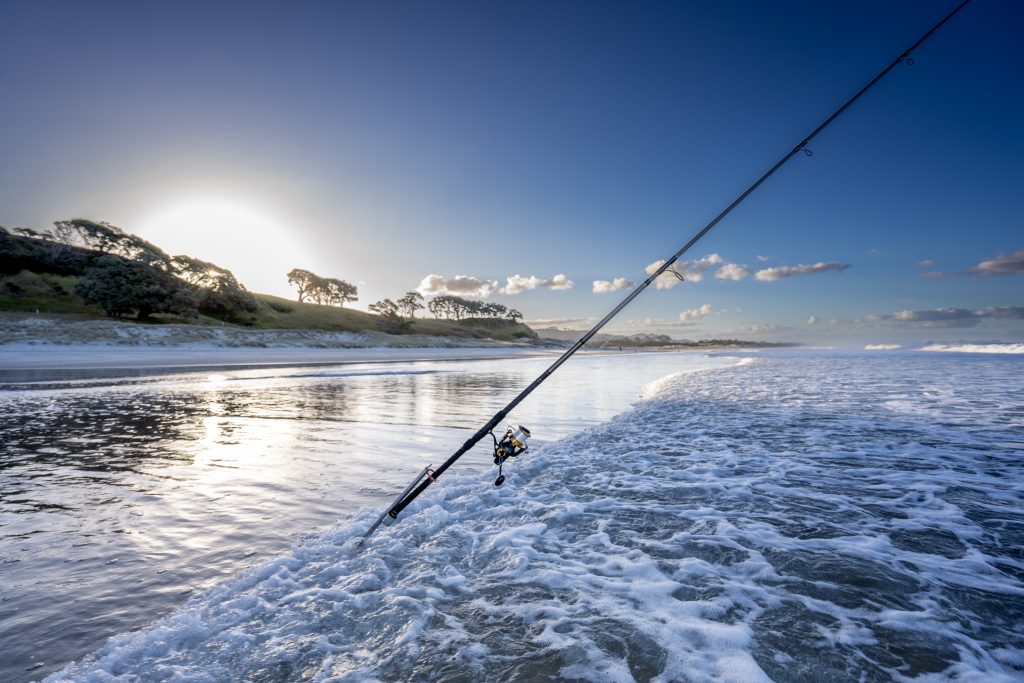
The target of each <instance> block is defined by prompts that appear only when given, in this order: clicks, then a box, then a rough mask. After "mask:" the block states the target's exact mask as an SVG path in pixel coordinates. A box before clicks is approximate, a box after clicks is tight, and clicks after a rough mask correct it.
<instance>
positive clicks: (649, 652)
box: [52, 352, 1024, 681]
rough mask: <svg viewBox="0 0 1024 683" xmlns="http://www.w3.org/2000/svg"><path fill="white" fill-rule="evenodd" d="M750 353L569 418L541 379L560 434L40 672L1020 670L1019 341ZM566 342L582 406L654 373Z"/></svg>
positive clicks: (838, 677) (376, 675)
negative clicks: (608, 381) (506, 468)
mask: <svg viewBox="0 0 1024 683" xmlns="http://www.w3.org/2000/svg"><path fill="white" fill-rule="evenodd" d="M757 356H758V357H757V358H756V359H744V360H743V361H741V362H739V363H737V361H736V359H735V358H732V359H730V358H717V359H713V360H712V361H711V362H713V363H714V364H715V365H716V366H717V367H715V368H714V369H706V370H697V371H692V372H686V373H683V374H678V375H675V376H673V377H668V378H665V379H661V380H658V381H653V382H651V383H650V385H649V386H648V387H647V389H646V396H647V398H646V399H645V400H643V401H641V402H640V403H639V404H638V405H637V406H636V407H635V408H634V409H632V410H629V411H627V412H625V413H623V414H621V415H619V416H618V417H615V418H613V419H611V420H609V421H607V422H605V423H602V424H597V425H595V426H592V427H588V428H586V429H583V430H582V431H577V430H578V429H579V427H581V426H585V425H584V423H585V422H586V420H577V419H575V418H572V417H568V413H566V414H565V415H563V416H559V415H558V414H557V409H558V405H557V403H558V401H555V400H552V402H550V403H546V404H545V402H544V401H547V400H548V399H544V400H542V401H540V402H539V403H538V404H537V406H536V409H537V411H538V412H537V413H536V414H535V415H534V416H532V417H531V421H530V422H527V420H525V419H523V420H522V421H523V422H524V423H526V424H527V425H528V426H530V427H531V428H533V429H534V432H535V433H542V432H546V433H549V434H552V435H555V436H557V435H561V434H563V433H569V434H570V435H569V436H567V437H566V438H564V439H562V440H559V441H555V442H550V443H548V444H546V445H544V446H543V447H538V448H536V449H534V450H533V451H531V452H530V453H528V454H527V455H526V456H524V457H523V458H520V460H519V461H518V462H516V464H515V467H514V469H513V471H512V473H511V475H510V476H509V478H508V481H507V482H506V484H505V485H504V486H503V487H501V488H500V489H495V488H493V487H492V486H490V479H491V477H493V471H484V472H480V471H476V468H471V467H467V468H463V470H462V471H461V473H459V474H456V475H454V476H452V477H449V478H446V479H445V480H444V482H443V485H438V486H435V487H432V488H431V489H430V490H429V491H428V493H427V494H425V495H424V496H423V497H422V498H421V499H420V500H418V501H417V502H416V503H415V504H414V505H413V506H412V507H411V508H410V511H409V514H407V515H405V516H403V519H402V520H401V522H400V523H399V524H397V525H396V526H394V527H392V528H390V529H387V530H384V531H382V532H381V533H379V534H377V535H376V536H374V537H373V538H372V539H371V541H370V542H369V543H368V544H367V546H366V547H365V548H363V549H362V551H359V552H357V549H356V538H357V537H358V535H359V534H360V533H361V532H362V530H363V529H365V528H366V525H367V523H368V522H369V520H370V519H371V518H372V516H373V510H371V509H369V508H367V509H365V510H363V511H362V512H359V513H357V514H356V515H355V516H351V517H348V518H343V519H342V521H341V522H340V523H338V524H337V525H335V526H334V527H332V528H329V529H323V530H321V531H319V532H317V533H314V534H311V535H309V536H308V537H306V538H304V539H301V541H300V542H299V543H298V544H297V545H296V546H295V547H294V548H292V549H291V550H289V551H287V552H278V553H277V554H278V557H277V559H274V560H271V561H269V562H265V563H261V564H260V565H259V566H257V567H254V568H253V569H251V570H249V571H246V572H243V573H241V574H240V575H237V576H235V577H234V578H232V579H230V580H226V581H225V580H223V578H222V577H223V574H218V576H217V579H214V580H211V583H216V585H215V587H214V588H212V589H211V590H209V591H207V592H206V593H204V594H199V595H195V596H194V597H193V598H192V599H191V600H189V601H188V602H187V603H186V604H185V605H184V607H182V608H181V609H179V610H178V611H176V612H175V613H174V614H173V615H171V616H169V617H167V618H164V619H161V620H159V621H157V622H156V623H154V624H152V625H150V626H149V627H147V628H145V629H142V630H139V631H135V632H130V633H126V634H125V635H121V636H117V637H115V638H113V639H111V640H110V641H109V642H108V643H107V644H106V645H105V646H104V647H102V648H101V649H100V650H99V651H97V652H96V653H94V654H93V655H90V656H89V657H88V658H87V659H86V660H84V661H82V662H81V663H78V664H75V665H73V666H71V667H69V668H68V669H66V670H64V671H63V672H61V673H60V674H57V675H55V676H54V677H53V678H52V680H83V679H84V680H97V681H99V680H112V677H123V680H131V679H132V677H133V676H142V677H143V679H144V680H152V679H166V678H177V680H189V681H220V680H231V679H235V680H251V681H288V680H299V679H308V680H315V681H327V680H331V681H347V680H353V681H355V680H407V679H417V680H431V679H444V680H459V681H461V680H465V681H477V680H508V679H521V680H532V679H538V678H544V679H547V678H552V677H554V678H561V679H570V680H591V681H629V680H657V681H762V680H775V681H847V680H861V681H888V680H929V681H930V680H936V681H937V680H950V679H953V680H968V681H1017V680H1021V679H1022V678H1024V635H1022V634H1024V551H1022V548H1024V463H1022V457H1021V456H1022V455H1024V391H1022V389H1024V386H1022V379H1021V377H1022V376H1024V372H1022V370H1024V359H1022V358H1018V357H1004V358H992V357H980V356H973V355H969V354H959V355H954V354H938V355H931V354H913V353H909V354H894V355H887V356H870V355H865V354H846V355H844V354H834V353H829V354H821V353H799V352H788V353H766V354H757ZM676 358H677V356H674V355H673V356H664V357H652V358H651V359H649V363H653V364H655V365H657V364H660V363H672V362H677V361H676ZM685 358H689V359H691V360H690V362H692V363H693V366H699V365H700V364H701V363H704V362H705V361H701V360H699V359H697V360H693V359H694V357H692V356H690V357H685ZM591 362H593V363H609V364H611V365H610V369H609V372H607V373H602V372H597V371H596V370H595V371H593V372H586V371H584V370H585V368H584V365H585V364H584V363H580V364H579V365H577V370H578V371H580V373H581V374H580V375H579V376H578V379H576V380H574V384H575V389H574V390H573V391H572V392H570V395H573V396H578V397H580V400H581V401H584V400H588V399H587V397H591V398H592V397H593V396H594V395H595V394H603V393H604V392H603V391H599V390H597V389H596V388H595V385H594V384H593V382H595V381H597V377H598V376H599V375H602V374H607V375H608V376H615V375H623V376H625V377H628V379H627V380H624V382H625V384H629V383H630V382H635V381H636V380H640V379H641V375H642V374H643V371H644V370H646V369H650V368H652V367H653V366H651V365H649V364H648V360H647V359H641V362H640V363H638V364H632V365H631V364H630V362H631V361H630V360H629V359H626V358H613V359H607V360H601V359H586V363H591ZM678 362H684V358H683V357H680V358H679V361H678ZM617 364H622V365H617ZM693 366H691V367H690V369H691V370H692V369H693ZM590 367H594V366H590ZM613 368H618V370H614V369H613ZM656 369H657V370H658V371H659V372H660V374H661V375H666V374H669V372H663V371H664V370H666V368H665V367H663V366H660V367H658V368H656ZM685 369H687V368H685V367H680V368H676V370H685ZM527 374H529V373H527ZM651 374H652V375H658V374H659V373H657V372H656V373H651ZM647 379H651V377H648V378H647ZM262 381H266V380H262ZM633 387H634V391H633V393H634V395H635V387H636V384H635V383H634V384H633ZM477 388H479V387H477ZM165 393H166V392H165ZM626 393H629V392H624V394H626ZM469 394H474V392H472V391H470V392H467V395H469ZM460 398H462V399H463V400H465V398H466V397H460ZM538 398H539V399H540V396H538ZM108 400H110V399H109V398H108ZM594 400H596V399H594ZM366 403H369V404H373V403H374V401H373V400H371V399H370V398H369V397H368V399H367V401H366ZM439 403H445V401H441V402H439ZM625 403H628V400H626V401H625ZM591 407H593V406H591ZM448 409H449V408H448V407H445V408H438V409H436V410H435V409H431V410H430V411H428V412H429V414H431V415H442V414H445V413H446V411H447V410H448ZM602 410H604V409H603V408H602V409H595V410H594V414H595V415H596V414H598V413H600V412H602ZM607 410H608V412H614V411H615V408H613V407H611V406H608V407H607ZM371 412H372V411H371ZM485 412H486V411H485ZM372 414H373V415H374V417H373V418H369V419H368V421H367V424H379V422H380V421H381V420H384V421H387V420H391V421H392V422H393V423H394V422H398V419H397V417H395V414H394V413H387V412H386V411H385V412H374V413H372ZM372 420H377V421H376V422H373V421H372ZM357 424H362V423H357ZM398 430H402V431H405V430H406V427H404V426H402V427H399V428H396V430H395V431H398ZM563 430H564V431H563ZM302 431H303V433H305V431H306V429H305V427H304V428H303V430H302ZM384 431H386V430H384ZM573 432H575V433H573ZM451 436H455V433H451ZM376 438H378V439H384V438H385V436H382V435H380V434H378V435H377V437H376ZM391 438H392V439H398V437H397V436H396V435H394V434H393V435H392V436H391ZM428 440H430V437H429V436H428ZM435 441H436V439H435ZM192 443H193V444H194V443H195V441H193V442H192ZM267 457H269V456H267ZM480 457H481V459H480V460H478V461H477V462H478V463H479V467H481V468H482V467H483V466H484V465H486V462H485V461H484V459H483V457H482V454H481V456H480ZM417 462H420V461H417ZM282 467H283V465H282ZM367 469H372V466H367ZM413 469H414V468H413ZM284 507H286V506H281V509H282V510H283V508H284ZM293 514H298V513H293ZM210 571H211V573H216V570H210ZM200 573H201V572H200ZM224 573H229V572H227V571H225V572H224ZM207 585H209V584H207ZM121 592H122V593H123V591H121ZM197 593H198V591H197ZM79 594H81V595H91V593H89V592H86V591H80V592H79Z"/></svg>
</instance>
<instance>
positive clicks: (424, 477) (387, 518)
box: [363, 0, 970, 538]
mask: <svg viewBox="0 0 1024 683" xmlns="http://www.w3.org/2000/svg"><path fill="white" fill-rule="evenodd" d="M969 2H970V0H964V1H963V2H961V3H960V4H959V5H957V6H956V8H955V9H953V11H951V12H950V13H949V14H947V15H946V16H945V17H943V19H942V20H941V21H940V22H938V23H937V24H935V25H934V26H932V27H931V29H929V30H928V32H927V33H925V34H924V35H922V36H921V37H920V38H918V39H917V40H916V41H915V42H914V44H913V45H911V46H910V47H909V48H907V49H906V50H904V51H903V53H902V54H900V56H899V57H897V58H896V59H894V60H893V61H892V62H891V63H890V64H889V65H888V66H887V67H885V68H884V69H882V70H881V71H880V72H879V73H878V75H876V76H875V77H874V78H872V79H871V80H870V81H868V83H867V85H865V86H864V87H862V88H861V89H860V90H858V91H857V93H856V94H855V95H853V97H851V98H850V99H848V100H846V102H844V103H843V105H842V106H841V107H839V108H838V109H836V110H835V111H834V112H832V114H831V115H830V116H829V117H828V118H827V119H825V120H824V121H822V122H821V124H819V125H818V127H817V128H815V129H814V130H813V131H811V133H810V134H809V135H807V136H806V137H804V138H803V139H802V140H801V141H800V142H799V143H798V144H797V145H796V146H795V147H793V149H791V150H790V151H789V152H788V153H787V154H786V155H785V156H783V157H782V158H781V159H779V160H778V161H777V162H775V164H774V165H773V166H772V167H771V168H769V169H768V170H767V171H765V173H764V174H763V175H762V176H761V177H760V178H758V179H757V180H756V181H754V183H753V184H752V185H751V186H750V187H748V188H747V189H746V190H744V191H743V193H742V194H740V195H739V196H738V197H736V199H734V200H733V201H732V203H731V204H729V205H728V206H727V207H725V208H724V209H723V210H722V211H721V212H720V213H719V214H718V215H717V216H715V217H714V218H713V219H711V221H710V222H709V223H708V224H707V225H705V226H704V227H703V228H701V229H700V230H699V231H698V232H697V233H696V234H695V235H694V236H693V237H691V238H690V240H689V241H688V242H687V243H686V244H684V245H683V246H682V247H680V248H679V249H678V251H676V252H675V253H674V254H672V256H670V257H669V258H668V259H666V260H665V262H664V263H663V264H662V265H661V267H659V268H658V269H657V270H655V271H654V272H653V273H651V274H650V276H649V277H648V278H647V279H646V280H644V281H643V282H641V283H640V284H639V285H637V287H636V289H634V290H633V291H632V292H630V293H629V294H628V295H627V296H626V298H625V299H623V300H622V301H621V302H619V304H618V305H617V306H616V307H615V308H613V309H612V310H611V311H610V312H609V313H608V314H607V315H606V316H605V317H603V318H601V320H600V321H599V322H598V323H597V324H596V325H594V326H593V327H592V328H591V329H590V331H589V332H587V333H586V334H584V335H583V336H582V337H580V339H579V340H578V341H577V342H576V343H575V344H573V345H572V346H571V347H570V348H569V349H567V350H566V351H565V352H564V353H563V354H562V355H561V356H560V357H559V358H558V360H556V361H555V362H554V363H552V364H551V366H550V367H548V369H546V370H545V371H544V372H543V373H541V375H540V376H539V377H537V379H535V380H533V382H532V383H530V385H529V386H527V387H526V388H525V389H523V390H522V391H521V392H520V393H519V395H518V396H516V397H515V398H514V399H512V400H511V401H510V402H509V403H508V405H506V406H505V407H504V408H502V409H501V410H499V411H498V412H497V413H495V414H494V417H492V418H491V419H490V420H488V421H487V423H486V424H485V425H484V426H483V427H481V428H480V429H479V430H478V431H477V432H476V433H475V434H474V435H473V436H472V437H470V438H469V439H467V440H466V442H465V443H464V444H462V446H461V447H460V448H459V449H458V450H457V451H455V452H454V453H453V454H452V455H451V456H450V457H449V458H448V459H447V460H445V461H444V462H443V463H442V464H441V465H440V466H439V467H438V468H437V469H431V468H430V467H429V466H428V467H426V468H424V469H423V471H421V472H420V474H419V475H418V476H417V477H416V478H415V479H414V480H413V481H412V483H411V484H409V486H408V487H407V488H406V489H405V491H403V492H402V493H401V494H400V495H399V496H398V498H396V499H395V502H394V503H393V504H392V505H391V507H390V508H389V509H388V510H387V511H386V512H384V513H382V514H381V515H380V517H379V518H378V519H377V520H376V521H375V522H374V523H373V525H372V526H371V527H370V528H369V529H368V530H367V532H366V533H365V534H364V535H363V538H366V537H367V536H369V535H370V534H372V533H373V532H374V531H375V530H376V529H377V527H378V526H379V525H380V524H381V523H383V524H384V525H385V526H388V525H390V524H392V523H393V522H394V521H395V520H396V519H398V515H400V514H401V513H402V511H403V510H404V509H405V508H407V507H408V506H409V504H410V503H412V502H413V501H414V500H416V498H417V497H419V496H420V494H422V493H423V492H424V491H425V490H427V488H428V487H429V486H430V485H431V484H433V483H434V482H436V481H437V479H438V478H439V477H440V476H441V475H442V474H444V473H445V471H446V470H447V469H448V468H449V467H451V466H452V465H454V464H455V462H456V461H457V460H458V459H459V458H461V457H462V456H463V455H465V454H466V452H468V451H469V450H470V449H471V448H473V446H475V445H476V444H477V443H479V442H480V441H481V440H482V439H483V438H484V437H486V436H488V435H490V436H491V437H492V438H494V441H495V464H497V465H499V468H500V465H501V464H502V462H504V457H514V456H513V455H508V456H504V457H503V451H501V450H500V448H502V446H501V445H500V444H499V440H498V438H497V437H496V436H494V434H493V430H494V428H495V427H497V426H498V424H499V423H500V422H501V421H502V420H504V419H505V417H506V416H507V415H508V414H509V412H511V411H512V409H513V408H515V407H516V406H517V405H519V404H520V403H521V402H522V400H523V399H525V398H526V397H527V396H529V395H530V394H531V393H533V391H534V390H535V389H536V388H537V387H539V386H540V385H541V384H542V383H543V382H544V380H546V379H547V378H548V377H550V376H551V375H552V373H554V372H555V371H556V370H557V369H558V368H560V367H561V366H562V364H563V363H565V362H566V361H567V360H569V359H570V358H571V357H572V356H573V355H574V354H575V353H576V352H577V351H579V350H580V349H581V348H583V346H584V345H585V344H586V343H587V342H588V341H590V339H591V337H593V336H594V335H595V334H597V333H598V331H599V330H600V329H601V328H602V327H604V326H605V325H606V324H608V322H609V321H610V320H611V319H612V318H614V317H615V316H616V315H618V314H619V312H620V311H621V310H622V309H623V308H625V307H626V306H628V305H629V304H630V302H632V301H633V299H635V298H637V297H638V296H639V295H640V293H641V292H643V291H644V290H645V289H647V287H648V286H650V284H651V283H652V282H654V281H655V280H656V279H657V278H658V277H659V276H660V275H661V274H662V273H665V272H666V271H668V272H671V273H673V274H675V275H676V277H679V278H680V279H682V277H681V276H680V275H679V273H678V272H676V271H675V270H670V269H671V268H672V266H673V265H674V264H675V263H676V261H678V260H679V257H680V256H682V255H683V254H685V253H686V252H687V251H689V250H690V248H691V247H693V245H695V244H696V243H697V242H699V241H700V240H701V239H702V238H703V237H704V236H705V235H707V234H708V232H710V231H711V229H712V228H714V227H715V226H716V225H718V224H719V223H720V222H721V221H722V219H723V218H725V217H726V216H728V215H729V214H730V213H732V210H733V209H735V208H736V207H737V206H739V205H740V204H741V203H743V201H744V200H745V199H746V198H747V197H749V196H750V195H751V194H753V193H754V191H755V190H757V188H759V187H761V185H762V184H763V183H764V182H765V181H766V180H768V179H769V178H771V177H772V176H773V175H774V174H775V172H776V171H778V170H779V169H780V168H782V166H783V165H784V164H785V163H786V162H787V161H789V160H790V159H792V158H793V157H794V156H796V155H797V154H799V153H801V152H803V153H804V154H805V155H807V156H811V155H812V152H811V150H810V148H809V147H808V145H809V144H810V143H811V141H812V140H814V138H815V137H817V135H818V133H820V132H821V131H823V130H825V128H827V127H828V126H829V124H831V123H832V122H833V121H835V120H836V119H837V118H839V116H840V115H842V113H843V112H845V111H846V110H847V109H849V108H850V106H851V105H852V104H853V103H854V102H856V101H857V100H859V99H860V98H861V96H862V95H864V93H866V92H867V91H868V90H870V89H871V88H872V87H874V85H875V84H876V83H878V81H880V80H882V78H884V77H885V76H886V74H888V73H889V72H890V71H892V70H893V69H894V68H896V66H897V65H898V64H900V63H901V62H906V63H908V64H913V59H912V58H911V57H910V53H911V52H913V51H914V50H916V49H917V48H918V47H919V46H920V45H921V44H922V43H924V42H925V41H926V40H928V39H929V38H930V37H931V36H932V34H933V33H935V32H936V31H937V30H939V28H940V27H941V26H942V25H943V24H945V23H946V22H947V21H949V20H950V19H952V18H953V16H954V15H956V13H957V12H959V11H960V10H962V9H963V8H964V7H965V6H966V5H967V3H969ZM520 430H522V431H525V436H527V437H528V436H529V431H528V430H524V428H522V427H520ZM514 433H517V432H515V430H513V429H511V428H510V429H509V431H508V432H507V433H506V435H505V436H504V437H503V438H502V440H501V442H500V443H501V444H506V445H512V448H513V451H515V450H518V453H521V452H522V451H523V450H525V443H522V442H520V441H518V440H515V437H514V436H513V434H514ZM507 439H513V441H514V442H515V443H514V444H513V443H512V442H508V441H506V440H507ZM519 449H521V450H519ZM518 453H516V455H518ZM499 477H500V479H499V480H498V481H497V482H496V485H500V483H501V481H503V480H504V477H503V476H501V475H500V474H499Z"/></svg>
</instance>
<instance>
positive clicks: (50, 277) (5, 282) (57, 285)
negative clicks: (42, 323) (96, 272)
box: [0, 270, 103, 317]
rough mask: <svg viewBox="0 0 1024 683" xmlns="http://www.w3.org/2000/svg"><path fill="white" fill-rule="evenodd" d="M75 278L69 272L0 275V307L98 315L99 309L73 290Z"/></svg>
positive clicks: (101, 311) (76, 280)
mask: <svg viewBox="0 0 1024 683" xmlns="http://www.w3.org/2000/svg"><path fill="white" fill-rule="evenodd" d="M77 282H78V278H77V277H75V276H73V275H54V274H52V273H33V272H30V271H27V270H23V271H21V272H20V273H18V274H17V275H4V276H0V311H27V312H31V313H34V312H36V311H39V312H40V313H72V314H78V315H83V316H88V317H94V316H95V317H102V316H103V309H101V308H99V307H97V306H90V305H88V304H87V303H85V302H84V301H82V298H81V297H80V296H78V295H77V294H75V284H76V283H77Z"/></svg>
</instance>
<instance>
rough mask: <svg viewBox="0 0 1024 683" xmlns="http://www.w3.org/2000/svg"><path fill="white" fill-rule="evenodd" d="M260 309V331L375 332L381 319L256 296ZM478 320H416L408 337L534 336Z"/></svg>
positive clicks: (522, 328) (520, 327)
mask: <svg viewBox="0 0 1024 683" xmlns="http://www.w3.org/2000/svg"><path fill="white" fill-rule="evenodd" d="M256 298H257V299H259V301H260V310H259V312H258V313H257V314H256V321H255V323H254V324H253V327H256V328H260V329H289V330H335V331H339V332H377V331H379V330H380V327H379V326H378V321H379V320H380V318H379V317H378V316H376V315H373V314H371V313H364V312H362V311H355V310H352V309H350V308H339V307H337V306H320V305H318V304H310V303H299V302H298V301H294V300H291V299H282V298H281V297H277V296H271V295H269V294H257V295H256ZM494 324H495V323H494V322H491V321H488V322H481V321H473V320H469V321H463V322H459V321H455V320H434V319H433V318H416V319H415V320H414V321H412V327H411V328H410V329H409V331H408V334H424V335H430V336H446V337H462V338H470V339H498V340H501V341H512V340H513V339H517V338H520V337H530V338H533V337H536V335H535V334H534V332H533V330H531V329H530V328H529V327H527V326H526V325H523V324H521V323H508V324H499V325H498V326H493V325H494Z"/></svg>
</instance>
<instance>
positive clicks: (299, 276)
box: [288, 268, 321, 303]
mask: <svg viewBox="0 0 1024 683" xmlns="http://www.w3.org/2000/svg"><path fill="white" fill-rule="evenodd" d="M320 279H321V278H320V277H319V276H318V275H315V274H313V273H311V272H310V271H308V270H303V269H302V268H292V269H291V270H290V271H288V284H290V285H291V286H293V287H295V288H296V289H297V290H299V303H302V302H303V301H305V300H306V297H307V296H309V295H310V294H312V293H313V291H314V290H315V289H316V285H317V281H318V280H320Z"/></svg>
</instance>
